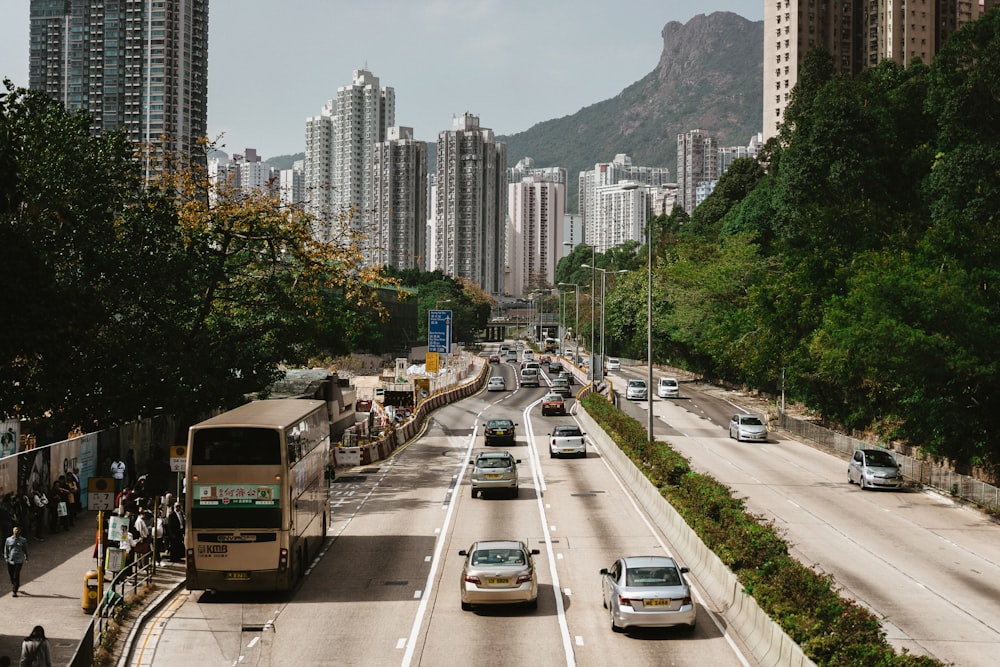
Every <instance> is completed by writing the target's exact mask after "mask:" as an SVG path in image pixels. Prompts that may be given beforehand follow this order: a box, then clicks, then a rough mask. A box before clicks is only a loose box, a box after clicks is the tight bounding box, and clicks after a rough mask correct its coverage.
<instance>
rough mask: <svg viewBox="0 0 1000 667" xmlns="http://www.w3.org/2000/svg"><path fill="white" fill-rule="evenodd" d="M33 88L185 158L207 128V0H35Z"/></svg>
mask: <svg viewBox="0 0 1000 667" xmlns="http://www.w3.org/2000/svg"><path fill="white" fill-rule="evenodd" d="M30 17H31V26H30V46H29V48H30V54H29V64H28V70H29V71H28V85H29V87H30V88H32V89H35V90H43V91H45V92H47V93H48V94H50V95H51V96H52V97H54V98H56V99H58V100H60V101H61V102H62V103H63V104H64V105H65V106H66V108H68V109H82V110H84V111H87V112H88V113H89V114H90V115H91V116H92V117H93V125H92V127H93V130H94V131H95V132H97V131H106V130H120V129H124V130H126V131H127V132H128V136H129V138H130V139H131V140H132V141H135V142H141V143H145V144H147V145H151V146H157V147H159V148H162V149H164V150H166V151H168V152H170V153H171V154H173V155H174V156H175V157H177V156H182V157H180V158H179V159H191V158H192V157H194V158H197V159H198V160H199V161H201V162H203V161H204V155H203V153H198V152H197V151H196V147H197V142H198V141H199V140H200V139H201V138H203V137H204V136H205V135H206V133H207V126H208V0H157V2H149V0H31V7H30Z"/></svg>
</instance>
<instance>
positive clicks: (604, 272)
mask: <svg viewBox="0 0 1000 667" xmlns="http://www.w3.org/2000/svg"><path fill="white" fill-rule="evenodd" d="M580 268H582V269H593V270H594V271H600V272H601V374H602V375H603V374H604V362H605V361H606V358H605V345H604V294H605V292H604V290H605V287H606V283H605V279H606V278H607V275H608V269H601V268H598V267H596V266H591V265H589V264H581V265H580ZM611 273H628V271H626V270H625V269H621V270H619V271H612V272H611ZM591 368H593V366H591ZM591 373H593V371H591Z"/></svg>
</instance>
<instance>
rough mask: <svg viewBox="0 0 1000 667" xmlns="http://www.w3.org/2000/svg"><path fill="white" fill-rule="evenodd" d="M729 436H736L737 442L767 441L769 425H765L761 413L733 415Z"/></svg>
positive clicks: (730, 421)
mask: <svg viewBox="0 0 1000 667" xmlns="http://www.w3.org/2000/svg"><path fill="white" fill-rule="evenodd" d="M729 437H730V438H736V442H742V441H744V440H754V441H756V442H767V426H765V425H764V420H763V419H761V418H760V415H755V414H742V415H733V418H732V419H730V420H729Z"/></svg>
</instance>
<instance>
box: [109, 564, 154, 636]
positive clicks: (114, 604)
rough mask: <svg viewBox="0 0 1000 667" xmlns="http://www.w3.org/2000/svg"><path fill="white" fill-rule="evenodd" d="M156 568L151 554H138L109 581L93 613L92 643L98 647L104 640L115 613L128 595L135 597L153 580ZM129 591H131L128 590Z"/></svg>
mask: <svg viewBox="0 0 1000 667" xmlns="http://www.w3.org/2000/svg"><path fill="white" fill-rule="evenodd" d="M155 571H156V567H155V565H154V561H153V552H152V551H150V552H149V553H145V554H140V555H139V556H137V557H135V558H134V559H132V561H131V562H130V563H129V564H128V565H126V566H125V567H123V568H122V569H121V571H119V572H118V574H116V575H115V577H114V578H113V579H112V580H111V584H110V585H109V586H108V589H107V590H106V591H105V592H104V597H103V598H102V599H101V601H100V603H99V604H98V605H97V611H96V612H95V613H94V643H95V645H97V646H100V644H101V642H102V641H103V639H104V633H105V632H106V631H107V629H108V624H109V623H110V621H111V619H112V617H113V616H114V613H115V611H116V610H117V609H118V607H120V606H122V605H123V604H125V601H126V600H127V599H128V596H129V594H131V595H135V594H136V592H137V591H138V590H139V586H144V585H146V584H148V583H149V582H150V581H152V579H153V574H154V573H155ZM129 589H131V590H129Z"/></svg>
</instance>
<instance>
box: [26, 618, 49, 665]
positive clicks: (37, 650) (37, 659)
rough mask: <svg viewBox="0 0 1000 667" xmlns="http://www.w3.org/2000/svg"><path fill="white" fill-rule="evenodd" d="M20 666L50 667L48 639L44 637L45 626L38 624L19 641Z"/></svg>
mask: <svg viewBox="0 0 1000 667" xmlns="http://www.w3.org/2000/svg"><path fill="white" fill-rule="evenodd" d="M21 667H52V656H51V655H49V640H48V639H46V638H45V628H43V627H42V626H40V625H36V626H35V629H34V630H32V631H31V634H30V635H28V636H27V637H25V638H24V641H23V642H21Z"/></svg>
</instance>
